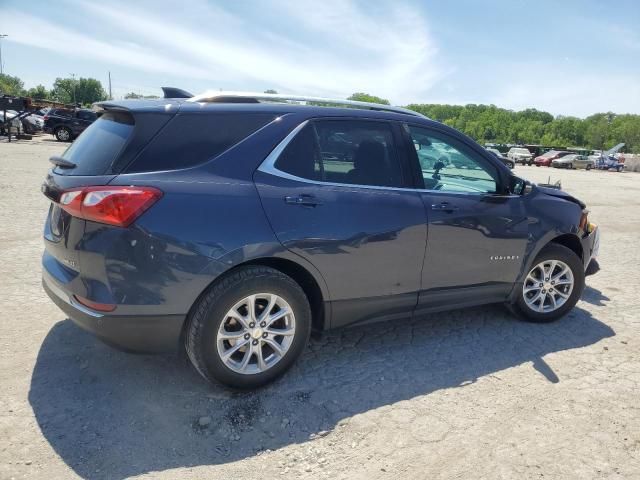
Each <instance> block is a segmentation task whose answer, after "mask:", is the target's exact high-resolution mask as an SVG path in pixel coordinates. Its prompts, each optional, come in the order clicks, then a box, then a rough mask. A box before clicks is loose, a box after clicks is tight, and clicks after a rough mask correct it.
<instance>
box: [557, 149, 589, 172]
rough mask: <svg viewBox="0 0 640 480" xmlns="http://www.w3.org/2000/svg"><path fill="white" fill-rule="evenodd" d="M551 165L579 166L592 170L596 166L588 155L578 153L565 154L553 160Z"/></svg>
mask: <svg viewBox="0 0 640 480" xmlns="http://www.w3.org/2000/svg"><path fill="white" fill-rule="evenodd" d="M551 166H552V167H554V168H577V169H586V170H591V169H592V168H593V166H594V163H593V160H590V159H589V157H587V156H586V155H578V154H575V153H572V154H571V155H565V156H564V157H561V158H556V159H555V160H552V161H551Z"/></svg>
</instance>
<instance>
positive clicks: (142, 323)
mask: <svg viewBox="0 0 640 480" xmlns="http://www.w3.org/2000/svg"><path fill="white" fill-rule="evenodd" d="M42 285H43V287H44V291H45V292H47V294H48V295H49V297H50V298H51V300H53V302H54V303H55V304H56V305H57V306H58V307H59V308H60V309H61V310H62V311H63V312H64V313H65V314H66V315H67V316H68V317H69V318H70V319H71V320H72V321H73V322H74V323H75V324H76V325H78V326H79V327H81V328H83V329H84V330H87V331H89V332H91V333H93V334H94V335H95V336H97V337H98V338H99V339H100V340H102V341H104V342H105V343H107V344H109V345H111V346H113V347H116V348H119V349H121V350H125V351H129V352H140V353H158V352H168V351H175V350H177V349H178V347H179V344H180V336H181V332H182V326H183V324H184V321H185V316H184V315H160V316H158V315H153V316H147V315H138V316H122V315H111V314H103V313H101V312H94V311H92V310H90V309H88V308H86V307H84V306H83V305H80V304H78V303H77V302H75V301H74V300H73V298H72V297H70V296H69V295H68V294H67V293H66V292H65V291H64V289H63V288H62V287H61V286H60V285H58V283H57V282H56V281H55V280H54V279H52V278H51V277H50V275H49V274H47V273H46V272H43V276H42Z"/></svg>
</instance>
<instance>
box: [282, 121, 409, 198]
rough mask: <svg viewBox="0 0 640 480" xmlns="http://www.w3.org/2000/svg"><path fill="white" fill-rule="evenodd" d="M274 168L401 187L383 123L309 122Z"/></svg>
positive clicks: (321, 178)
mask: <svg viewBox="0 0 640 480" xmlns="http://www.w3.org/2000/svg"><path fill="white" fill-rule="evenodd" d="M275 167H276V168H277V169H278V170H281V171H283V172H286V173H289V174H291V175H295V176H296V177H300V178H305V179H309V180H316V181H321V182H330V183H343V184H349V185H372V186H381V187H402V186H403V180H402V172H401V170H400V164H399V160H398V158H397V155H396V150H395V146H394V143H393V134H392V131H391V126H390V125H389V124H388V123H385V122H374V121H366V120H316V121H312V122H309V123H308V124H307V125H306V126H305V127H304V128H303V129H302V130H301V131H300V132H299V133H298V134H297V135H296V137H295V138H294V139H293V140H291V142H290V143H289V145H287V148H286V149H285V150H284V151H283V152H282V154H281V155H280V157H278V160H277V161H276V163H275Z"/></svg>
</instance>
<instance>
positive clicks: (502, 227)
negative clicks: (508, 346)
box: [406, 126, 529, 309]
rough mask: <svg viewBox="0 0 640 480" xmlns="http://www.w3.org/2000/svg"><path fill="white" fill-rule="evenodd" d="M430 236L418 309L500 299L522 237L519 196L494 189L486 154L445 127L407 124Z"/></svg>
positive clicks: (496, 179)
mask: <svg viewBox="0 0 640 480" xmlns="http://www.w3.org/2000/svg"><path fill="white" fill-rule="evenodd" d="M406 133H407V134H408V136H409V138H410V139H411V142H412V144H413V146H414V148H413V155H412V157H413V159H414V160H413V161H414V165H415V166H417V169H416V170H417V171H418V172H419V182H420V185H419V186H422V187H423V188H422V191H421V197H422V199H423V202H424V208H425V210H426V215H427V217H428V227H429V238H428V241H427V252H426V256H425V263H424V268H423V271H422V285H421V292H420V295H419V306H418V309H421V308H424V309H431V308H434V307H441V306H452V305H455V304H458V305H465V304H476V303H490V302H493V301H501V300H504V299H505V298H506V297H507V295H508V294H509V292H510V291H511V289H512V287H513V283H514V282H515V281H516V278H517V276H518V274H519V272H520V268H521V265H522V262H523V259H524V253H525V249H526V246H527V241H528V231H529V228H528V225H529V223H528V218H527V214H526V211H525V207H524V205H523V199H522V197H521V196H517V195H509V194H502V193H499V192H498V190H499V189H498V187H499V183H500V175H499V173H498V168H502V166H499V165H495V164H494V163H493V161H490V160H489V159H488V158H485V156H484V154H483V153H484V152H483V153H480V151H479V149H480V147H478V149H475V148H473V146H472V145H470V144H469V143H468V142H466V141H465V140H464V139H461V138H457V137H456V136H454V135H452V134H450V133H447V132H445V131H442V130H439V129H436V128H429V127H423V126H407V128H406Z"/></svg>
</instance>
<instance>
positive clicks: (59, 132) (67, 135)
mask: <svg viewBox="0 0 640 480" xmlns="http://www.w3.org/2000/svg"><path fill="white" fill-rule="evenodd" d="M54 135H55V137H56V139H57V140H58V141H59V142H70V141H71V130H70V129H69V128H67V127H59V128H57V129H56V131H55V133H54Z"/></svg>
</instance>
